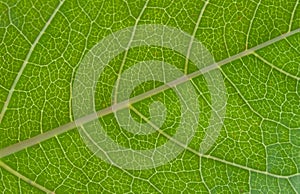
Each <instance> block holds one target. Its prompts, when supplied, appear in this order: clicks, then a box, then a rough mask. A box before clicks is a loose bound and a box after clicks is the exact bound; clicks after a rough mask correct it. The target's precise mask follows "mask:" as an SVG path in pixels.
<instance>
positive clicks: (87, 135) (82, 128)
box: [80, 125, 161, 193]
mask: <svg viewBox="0 0 300 194" xmlns="http://www.w3.org/2000/svg"><path fill="white" fill-rule="evenodd" d="M80 127H81V131H82V132H83V133H84V134H85V135H86V138H88V139H89V140H90V141H91V142H92V143H93V145H95V146H96V147H97V148H98V149H99V150H98V151H101V152H102V153H103V154H104V155H105V157H106V158H107V159H108V160H109V163H110V164H112V165H114V166H115V167H116V168H118V169H120V170H122V171H123V172H125V173H126V174H128V175H129V176H131V177H132V178H133V179H139V180H142V181H145V182H147V183H148V184H150V185H151V186H152V187H153V188H154V189H155V190H156V191H158V192H159V193H161V191H160V190H159V189H158V188H157V187H156V186H155V185H154V184H153V183H152V182H150V181H148V180H146V179H144V178H141V177H134V176H133V175H132V174H131V173H129V172H128V171H127V170H126V169H123V168H120V167H119V166H118V165H116V164H115V163H114V161H112V160H111V158H110V157H109V155H108V154H107V153H106V152H105V151H104V150H103V149H102V148H101V147H100V146H99V145H98V144H97V142H95V141H94V139H93V138H92V137H91V136H90V134H89V133H87V132H86V130H85V129H84V126H83V125H82V126H80ZM98 151H97V152H98ZM97 152H95V153H94V154H96V153H97Z"/></svg>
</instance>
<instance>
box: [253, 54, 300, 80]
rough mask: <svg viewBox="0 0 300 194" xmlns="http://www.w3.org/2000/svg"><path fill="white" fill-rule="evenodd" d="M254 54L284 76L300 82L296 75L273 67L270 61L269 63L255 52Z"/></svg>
mask: <svg viewBox="0 0 300 194" xmlns="http://www.w3.org/2000/svg"><path fill="white" fill-rule="evenodd" d="M253 54H254V55H255V56H256V57H257V58H259V59H260V60H261V61H263V62H264V63H266V64H268V65H269V66H270V67H271V68H273V69H276V70H277V71H279V72H280V73H282V74H284V75H286V76H288V77H291V78H293V79H296V80H300V77H297V76H295V75H292V74H290V73H289V72H286V71H284V70H282V69H280V68H279V67H277V66H275V65H273V64H272V63H270V62H269V61H267V60H266V59H265V58H263V57H262V56H260V55H259V54H258V53H256V52H253Z"/></svg>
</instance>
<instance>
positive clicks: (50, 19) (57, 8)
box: [0, 0, 65, 123]
mask: <svg viewBox="0 0 300 194" xmlns="http://www.w3.org/2000/svg"><path fill="white" fill-rule="evenodd" d="M64 1H65V0H62V1H61V2H60V3H59V4H58V6H57V7H56V9H55V10H54V12H53V14H52V15H51V16H50V18H49V20H48V21H47V22H46V24H45V26H44V27H43V29H42V31H41V32H40V33H39V34H38V36H37V37H36V39H35V41H34V42H33V44H32V45H31V47H30V49H29V51H28V53H27V55H26V58H25V60H24V62H23V64H22V66H21V69H20V71H19V72H18V75H17V77H16V79H15V80H14V82H13V84H12V86H11V88H10V90H9V93H8V95H7V98H6V100H5V102H4V105H3V108H2V110H1V113H0V123H1V121H2V119H3V117H4V114H5V112H6V110H7V107H8V104H9V102H10V100H11V97H12V94H13V92H14V90H15V87H16V85H17V83H18V81H19V79H20V77H21V75H22V74H23V71H24V69H25V67H26V65H27V64H28V61H29V59H30V56H31V54H32V52H33V50H34V49H35V46H36V45H37V44H38V42H39V40H40V39H41V37H42V36H43V34H44V32H45V31H46V29H47V28H48V26H49V25H50V23H51V21H52V20H53V18H54V17H55V15H56V13H57V12H58V10H59V9H60V7H61V6H62V5H63V3H64Z"/></svg>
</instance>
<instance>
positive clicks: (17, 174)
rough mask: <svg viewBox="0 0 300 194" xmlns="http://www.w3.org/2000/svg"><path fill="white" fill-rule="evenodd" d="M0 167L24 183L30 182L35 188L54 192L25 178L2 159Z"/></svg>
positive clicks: (52, 193)
mask: <svg viewBox="0 0 300 194" xmlns="http://www.w3.org/2000/svg"><path fill="white" fill-rule="evenodd" d="M0 167H2V168H3V169H5V170H6V171H8V172H9V173H11V174H12V175H14V176H16V177H18V178H19V179H21V180H23V181H25V182H26V183H28V184H30V185H31V186H33V187H36V188H38V189H40V190H41V191H44V192H45V193H49V194H50V193H51V194H54V192H53V191H50V190H49V189H47V188H45V187H43V186H42V185H39V184H37V183H36V182H34V181H32V180H30V179H29V178H27V177H25V176H24V175H22V174H20V173H19V172H17V171H15V170H14V169H12V168H11V167H10V166H8V165H7V164H5V163H4V162H2V161H0Z"/></svg>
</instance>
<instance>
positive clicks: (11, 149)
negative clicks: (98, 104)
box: [0, 28, 300, 158]
mask: <svg viewBox="0 0 300 194" xmlns="http://www.w3.org/2000/svg"><path fill="white" fill-rule="evenodd" d="M299 32H300V28H298V29H296V30H293V31H290V32H288V33H286V34H282V35H281V36H278V37H276V38H273V39H271V40H269V41H266V42H264V43H262V44H260V45H257V46H255V47H253V48H251V49H249V50H245V51H243V52H241V53H239V54H236V55H233V56H231V57H229V58H227V59H224V60H222V61H219V62H216V63H214V64H211V65H209V66H207V67H204V68H202V69H200V70H198V71H195V72H193V73H191V74H188V75H185V76H183V77H180V78H178V79H176V80H173V81H171V82H169V83H167V84H165V85H162V86H160V87H157V88H154V89H152V90H149V91H148V92H145V93H143V94H140V95H138V96H135V97H133V98H130V99H129V100H128V101H123V102H120V103H118V104H115V105H112V106H110V107H107V108H104V109H102V110H99V111H97V112H96V113H92V114H89V115H86V116H84V117H81V118H79V119H77V120H74V121H72V122H69V123H67V124H64V125H61V126H59V127H57V128H55V129H52V130H50V131H47V132H45V133H42V134H40V135H37V136H34V137H32V138H29V139H26V140H23V141H21V142H18V143H15V144H13V145H10V146H7V147H5V148H2V149H1V150H0V158H2V157H5V156H8V155H10V154H13V153H15V152H18V151H21V150H23V149H26V148H28V147H31V146H33V145H36V144H38V143H40V142H42V141H45V140H47V139H50V138H52V137H55V136H57V135H59V134H62V133H65V132H67V131H70V130H71V129H74V128H76V127H77V125H83V124H85V123H88V122H90V121H92V120H95V119H97V118H98V117H102V116H105V115H108V114H110V113H113V112H114V111H118V110H121V109H124V108H128V107H129V103H131V104H133V103H135V102H139V101H140V100H143V99H146V98H148V97H150V96H153V95H155V94H158V93H160V92H163V91H165V90H167V89H169V88H172V87H175V86H177V85H179V84H182V83H184V82H186V81H189V80H190V79H192V78H195V77H197V76H199V75H202V74H204V73H207V72H209V71H211V70H214V69H217V68H219V67H221V66H222V65H225V64H227V63H230V62H232V61H234V60H236V59H239V58H241V57H244V56H247V55H249V54H252V53H253V52H254V51H256V50H259V49H262V48H264V47H267V46H269V45H271V44H273V43H275V42H278V41H280V40H283V39H285V38H287V37H290V36H292V35H294V34H297V33H299ZM76 123H77V125H76Z"/></svg>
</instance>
